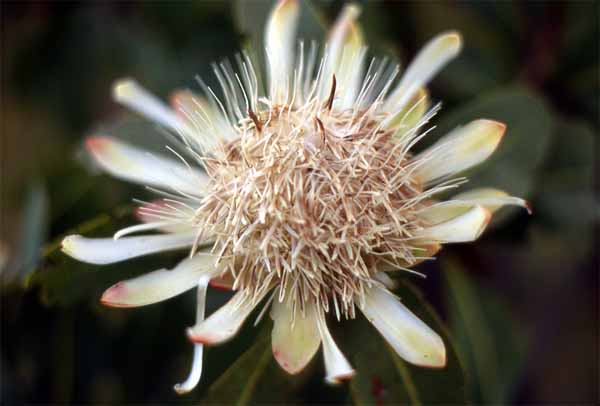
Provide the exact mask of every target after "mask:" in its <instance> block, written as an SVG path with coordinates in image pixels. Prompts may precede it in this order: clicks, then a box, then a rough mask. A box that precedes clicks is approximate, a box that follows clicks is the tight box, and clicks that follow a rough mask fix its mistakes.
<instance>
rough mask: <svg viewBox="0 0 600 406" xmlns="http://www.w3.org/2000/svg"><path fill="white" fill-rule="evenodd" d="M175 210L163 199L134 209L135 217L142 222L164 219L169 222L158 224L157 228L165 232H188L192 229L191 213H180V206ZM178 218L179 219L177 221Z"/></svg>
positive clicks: (157, 221) (155, 221)
mask: <svg viewBox="0 0 600 406" xmlns="http://www.w3.org/2000/svg"><path fill="white" fill-rule="evenodd" d="M177 209H178V210H179V211H176V210H175V208H173V205H172V204H170V203H168V202H166V201H165V200H164V199H158V200H154V201H152V202H149V203H144V204H143V205H141V206H139V207H137V208H136V209H135V211H134V214H135V217H136V218H137V219H139V220H140V221H142V222H144V223H159V222H160V221H166V222H168V223H169V224H166V225H164V226H162V225H161V226H160V227H158V228H157V230H160V231H164V232H166V233H190V232H192V231H193V230H194V227H193V226H192V225H191V222H190V221H189V219H190V218H191V217H192V216H193V213H189V217H188V215H187V214H185V213H183V214H182V213H181V208H180V207H178V208H177ZM178 220H180V221H178Z"/></svg>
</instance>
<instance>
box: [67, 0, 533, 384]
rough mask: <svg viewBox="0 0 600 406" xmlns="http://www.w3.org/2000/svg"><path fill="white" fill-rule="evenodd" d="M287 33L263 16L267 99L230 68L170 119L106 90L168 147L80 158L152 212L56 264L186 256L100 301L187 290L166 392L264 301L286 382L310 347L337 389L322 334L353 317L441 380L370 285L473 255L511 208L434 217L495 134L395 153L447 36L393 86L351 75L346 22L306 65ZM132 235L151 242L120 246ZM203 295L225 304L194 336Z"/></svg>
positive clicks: (105, 141)
mask: <svg viewBox="0 0 600 406" xmlns="http://www.w3.org/2000/svg"><path fill="white" fill-rule="evenodd" d="M298 15H299V4H298V2H297V1H294V0H283V1H280V2H279V3H278V4H277V5H276V7H275V8H274V10H273V11H272V13H271V16H270V18H269V21H268V24H267V27H266V33H265V34H266V44H265V47H266V62H267V63H266V65H267V76H268V89H267V91H266V92H263V90H262V89H261V88H260V86H259V83H260V81H259V80H258V77H257V72H256V69H255V68H254V67H253V64H252V62H251V59H250V58H249V57H248V55H246V54H241V55H238V56H237V58H236V61H237V66H236V67H235V68H234V66H233V65H232V64H230V63H228V62H224V63H221V64H218V65H215V66H214V72H215V74H216V77H217V79H218V81H219V83H220V86H221V90H220V94H219V95H217V93H216V92H214V91H213V90H212V89H211V88H210V87H208V86H205V85H204V84H203V83H202V82H201V85H202V87H203V90H204V94H205V96H204V97H202V96H197V95H194V94H192V93H191V92H187V91H186V92H176V93H175V94H174V95H173V98H172V107H171V108H169V107H167V106H165V105H164V104H163V103H162V102H161V101H159V100H158V99H157V98H155V97H154V96H152V95H150V94H149V93H148V92H147V91H145V90H144V89H142V88H141V87H140V86H139V85H138V84H136V83H135V82H134V81H132V80H122V81H119V82H117V83H116V85H115V87H114V97H115V100H116V101H117V102H119V103H122V104H124V105H126V106H128V107H130V108H132V109H134V110H135V111H137V112H139V113H141V114H142V115H144V116H146V117H148V118H150V119H152V120H154V121H156V122H157V123H159V124H161V125H163V126H165V127H166V128H168V129H170V130H171V131H172V132H173V133H174V134H176V137H174V138H173V139H172V140H171V141H172V142H171V146H169V147H167V149H168V151H167V153H166V154H165V155H171V158H168V157H166V156H156V155H151V154H149V153H145V152H142V151H141V150H139V149H137V148H135V147H133V146H130V145H127V144H125V143H123V142H121V141H117V140H116V139H113V138H110V137H104V136H93V137H90V138H88V140H87V143H86V145H87V148H88V149H89V151H90V153H91V155H92V156H93V157H94V158H95V160H96V162H97V163H98V164H99V165H100V166H101V167H102V168H103V169H105V170H106V171H107V172H109V173H110V174H112V175H114V176H116V177H118V178H122V179H125V180H128V181H133V182H137V183H141V184H144V185H147V186H150V187H152V188H153V190H154V191H156V192H157V193H159V194H160V195H161V196H162V198H161V199H159V200H157V201H154V202H149V203H145V204H142V206H141V207H140V208H139V210H138V212H137V213H138V215H139V216H138V217H139V218H140V220H141V221H142V224H139V225H134V226H132V227H128V228H126V229H123V230H121V231H119V232H118V233H117V234H116V235H115V236H114V238H107V239H87V238H84V237H82V236H75V235H74V236H69V237H67V238H65V240H64V241H63V246H62V248H63V250H64V252H66V253H67V254H69V255H71V256H72V257H74V258H77V259H79V260H81V261H85V262H90V263H95V264H107V263H114V262H118V261H122V260H125V259H129V258H133V257H137V256H141V255H148V254H152V253H157V252H161V251H167V250H175V249H184V248H185V249H189V250H190V253H189V255H188V257H187V258H186V259H184V260H183V261H182V262H181V263H179V265H177V266H176V267H175V268H174V269H173V270H158V271H154V272H150V273H148V274H145V275H142V276H140V277H137V278H133V279H129V280H126V281H123V282H119V283H117V284H116V285H114V286H112V287H110V288H109V289H108V290H107V291H106V292H105V293H104V295H103V296H102V299H101V301H102V303H103V304H105V305H108V306H116V307H134V306H143V305H148V304H151V303H156V302H159V301H162V300H165V299H168V298H171V297H173V296H175V295H178V294H180V293H182V292H185V291H187V290H189V289H192V288H194V287H196V288H197V290H198V305H197V320H196V324H195V325H194V326H193V327H191V328H189V329H188V332H187V333H188V336H189V338H190V339H191V340H192V341H193V342H194V343H195V352H194V360H193V366H192V371H191V373H190V376H189V378H188V379H187V380H186V381H185V382H184V383H183V384H181V385H177V386H176V387H175V389H176V390H177V391H178V392H186V391H189V390H191V389H192V388H193V387H194V386H195V385H196V384H197V382H198V380H199V379H200V374H201V369H202V367H201V366H202V351H203V345H213V344H218V343H221V342H224V341H225V340H228V339H230V338H231V337H233V336H234V335H235V334H236V332H237V331H238V330H239V329H240V327H241V325H242V324H243V323H244V320H245V319H246V318H247V317H248V315H249V314H250V313H251V312H252V310H253V309H254V308H255V307H256V306H258V305H259V304H260V303H261V302H263V299H266V303H265V304H264V310H266V309H267V308H269V307H270V315H271V317H272V319H273V321H274V327H273V332H272V347H273V354H274V356H275V358H276V360H277V362H278V363H279V364H280V365H281V367H282V368H283V369H285V370H286V371H287V372H289V373H291V374H294V373H297V372H299V371H300V370H302V369H303V368H304V366H305V365H306V364H307V363H308V362H309V361H310V360H311V358H312V357H313V356H314V354H315V353H316V351H317V350H318V348H319V347H320V346H321V345H322V347H323V353H324V360H325V367H326V372H327V377H326V379H327V380H328V381H329V382H332V383H335V382H339V381H340V380H343V379H346V378H349V377H351V376H352V375H353V374H354V370H353V369H352V367H351V365H350V363H349V362H348V361H347V359H346V358H345V357H344V355H343V354H342V352H341V351H340V349H339V348H338V346H337V345H336V343H335V342H334V340H333V338H332V336H331V334H330V332H329V330H328V328H327V322H326V319H327V318H329V319H334V320H336V319H337V320H340V319H341V318H350V319H352V318H354V317H355V316H356V309H357V308H358V309H359V310H360V311H361V312H362V313H363V314H364V315H365V316H366V317H367V319H368V320H369V321H370V322H371V323H372V324H373V325H374V326H375V328H376V329H377V330H378V331H379V332H380V333H381V334H382V335H383V336H384V337H385V339H386V340H387V341H388V342H389V344H390V345H391V346H392V347H393V348H394V350H395V351H396V352H397V353H398V354H399V355H400V356H401V357H402V358H404V359H405V360H406V361H408V362H410V363H413V364H416V365H421V366H425V367H433V368H439V367H443V366H444V365H445V363H446V352H445V347H444V343H443V341H442V339H441V338H440V336H439V335H438V334H436V333H435V332H434V331H433V330H431V329H430V328H429V327H428V326H427V325H425V324H424V323H423V322H422V321H421V320H419V319H418V318H417V317H416V316H415V315H414V314H413V313H411V311H410V310H408V309H407V308H406V307H405V306H404V305H403V304H402V303H401V302H400V301H399V300H398V299H397V298H396V297H395V296H394V295H393V294H392V293H390V291H389V290H388V289H389V288H391V286H393V280H392V279H391V278H390V277H389V276H388V275H387V272H398V271H399V270H405V271H410V268H411V267H412V266H414V265H415V264H417V263H418V262H420V261H422V260H425V259H429V258H431V257H432V256H433V255H434V254H435V253H436V252H437V251H438V250H439V249H440V247H441V244H444V243H462V242H468V241H473V240H475V239H477V238H478V237H479V235H480V234H481V233H482V231H483V230H484V228H485V227H486V225H487V224H488V222H489V220H490V217H491V213H492V212H493V211H495V210H496V209H498V208H499V207H501V206H503V205H507V204H511V205H520V206H526V203H525V201H523V200H522V199H519V198H515V197H510V196H508V195H507V194H506V193H504V192H502V191H498V190H495V189H477V190H471V191H467V192H463V193H460V194H458V195H456V196H454V197H453V198H451V199H449V200H446V201H439V200H436V196H439V194H440V192H447V191H449V190H451V189H455V188H457V187H458V186H460V185H461V184H463V183H464V182H465V179H464V178H459V177H457V176H456V175H457V174H458V173H459V172H461V171H462V170H465V169H467V168H469V167H472V166H474V165H477V164H479V163H480V162H482V161H484V160H485V159H486V158H488V157H489V156H490V154H491V153H492V152H493V151H494V150H495V149H496V147H497V145H498V143H499V142H500V140H501V138H502V136H503V134H504V130H505V126H504V125H503V124H501V123H499V122H496V121H491V120H485V119H482V120H476V121H473V122H471V123H468V124H467V125H465V126H463V127H460V128H457V129H456V130H454V131H452V132H451V133H450V134H448V135H446V136H445V137H443V138H441V139H440V140H439V141H438V142H437V143H435V144H434V145H433V146H431V147H429V148H427V149H425V150H424V151H422V152H420V153H417V154H415V153H413V152H412V148H413V146H414V145H415V144H417V143H418V142H419V140H421V138H423V137H424V136H425V135H426V134H427V133H428V131H424V130H423V129H424V128H425V126H426V124H427V122H428V121H429V120H430V119H431V118H432V116H434V114H435V113H436V112H437V110H438V108H439V107H438V106H434V107H432V108H430V107H429V102H428V95H427V92H426V90H425V89H424V86H425V85H426V84H427V82H428V81H429V80H430V79H431V77H432V76H433V75H434V74H435V73H436V72H437V71H438V70H439V69H440V68H441V67H442V66H443V65H444V64H446V63H447V62H448V61H450V60H451V59H452V58H454V57H455V56H456V55H457V54H458V52H459V50H460V48H461V39H460V36H459V35H458V34H457V33H455V32H450V33H444V34H441V35H439V36H437V37H435V38H434V39H432V40H431V41H430V42H429V43H428V44H427V45H426V46H425V47H424V49H423V50H422V51H421V52H420V53H419V54H418V55H417V56H416V58H415V60H414V61H413V63H412V64H411V65H410V66H408V68H407V69H406V71H405V73H404V75H403V76H402V77H401V78H400V79H399V80H397V79H396V76H397V75H398V72H399V68H398V67H397V66H393V65H390V64H388V63H387V62H386V60H385V59H383V60H378V59H372V60H367V57H366V54H367V52H366V47H365V45H364V43H363V38H362V35H361V31H360V29H359V27H358V25H357V24H356V22H355V20H356V18H357V16H358V8H357V7H356V6H352V5H351V6H348V7H346V8H345V9H344V11H343V12H342V14H341V16H340V17H339V19H338V20H337V22H336V23H335V25H334V27H333V29H332V30H331V32H330V34H329V37H328V42H327V44H326V46H325V47H324V50H323V51H322V52H319V51H318V49H317V47H316V46H315V45H314V44H312V45H311V46H306V45H305V44H304V43H303V42H301V41H300V42H296V40H295V28H296V23H297V20H298ZM149 230H154V231H156V232H157V234H153V235H146V236H129V237H126V235H130V234H133V233H138V232H142V231H149ZM411 272H414V271H411ZM209 283H210V284H212V285H217V286H219V287H226V288H229V289H231V290H233V291H234V292H235V294H234V295H233V297H232V299H231V300H230V301H229V302H228V303H227V304H225V305H224V306H223V307H222V308H221V309H219V310H218V311H216V312H215V313H214V314H211V315H210V316H209V317H208V318H206V319H205V318H204V302H205V296H206V290H207V286H208V285H209ZM262 314H263V312H261V316H262ZM259 317H260V316H259Z"/></svg>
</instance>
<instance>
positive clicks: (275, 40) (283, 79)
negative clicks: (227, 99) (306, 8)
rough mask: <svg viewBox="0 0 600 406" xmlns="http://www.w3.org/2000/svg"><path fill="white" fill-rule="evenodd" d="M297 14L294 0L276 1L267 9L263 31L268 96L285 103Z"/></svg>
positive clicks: (298, 7)
mask: <svg viewBox="0 0 600 406" xmlns="http://www.w3.org/2000/svg"><path fill="white" fill-rule="evenodd" d="M299 16H300V6H299V4H298V1H297V0H280V1H279V2H278V3H277V5H276V6H275V7H274V8H273V11H271V15H270V16H269V20H268V21H267V26H266V31H265V47H266V51H267V63H268V65H269V85H270V89H271V90H270V95H271V99H272V100H273V101H275V102H277V103H280V102H285V101H286V100H285V99H286V98H287V96H288V92H289V86H290V85H291V83H290V75H291V72H292V66H293V63H294V49H295V47H294V39H295V36H296V26H297V25H298V18H299Z"/></svg>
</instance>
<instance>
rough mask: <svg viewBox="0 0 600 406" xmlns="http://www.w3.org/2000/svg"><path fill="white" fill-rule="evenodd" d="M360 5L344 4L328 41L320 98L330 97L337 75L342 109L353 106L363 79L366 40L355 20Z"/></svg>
mask: <svg viewBox="0 0 600 406" xmlns="http://www.w3.org/2000/svg"><path fill="white" fill-rule="evenodd" d="M359 14H360V8H359V7H358V5H356V4H349V5H346V6H345V7H344V9H343V10H342V12H341V14H340V16H339V17H338V19H337V21H336V22H335V24H334V26H333V28H332V29H331V32H330V34H329V39H328V42H327V62H326V66H325V68H324V70H323V73H322V80H321V97H327V96H328V95H329V92H330V91H331V87H332V79H333V75H335V76H336V82H337V85H336V87H337V89H338V90H337V93H339V94H340V95H341V98H342V100H341V106H342V108H348V107H351V106H352V104H353V103H354V101H355V98H356V94H357V93H358V91H359V87H360V81H361V79H362V70H363V69H362V68H363V56H364V40H363V35H362V32H361V30H360V27H359V26H358V24H357V23H356V19H357V18H358V16H359Z"/></svg>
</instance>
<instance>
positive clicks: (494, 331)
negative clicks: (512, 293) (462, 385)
mask: <svg viewBox="0 0 600 406" xmlns="http://www.w3.org/2000/svg"><path fill="white" fill-rule="evenodd" d="M443 275H444V277H445V279H446V281H447V284H446V285H447V287H448V288H447V289H448V291H447V297H446V299H447V302H448V308H449V312H450V315H449V316H450V326H451V331H452V333H453V335H454V336H455V337H456V344H457V346H458V349H459V351H460V353H461V355H462V356H463V357H464V360H465V362H466V366H467V367H468V371H469V373H470V376H471V377H472V380H473V385H471V387H470V389H471V393H470V395H471V398H472V400H473V401H474V402H475V403H485V404H492V403H493V404H506V403H507V402H509V400H510V399H511V395H512V392H513V390H514V389H515V384H516V382H517V378H518V376H519V373H520V372H521V370H522V368H523V366H524V354H525V342H524V338H523V337H521V336H520V334H519V331H522V329H519V328H518V326H516V324H515V322H514V320H512V319H511V317H510V310H509V309H508V308H507V307H506V306H505V305H504V303H503V302H502V301H501V300H500V298H499V297H498V296H497V295H496V294H495V293H494V292H492V291H489V290H487V289H485V288H483V287H481V286H475V284H474V282H473V281H472V280H471V279H470V278H469V276H468V274H467V273H465V272H464V270H463V269H461V268H460V265H459V263H457V262H455V261H451V260H445V261H444V262H443Z"/></svg>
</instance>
